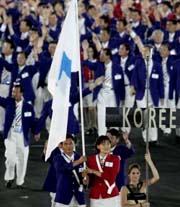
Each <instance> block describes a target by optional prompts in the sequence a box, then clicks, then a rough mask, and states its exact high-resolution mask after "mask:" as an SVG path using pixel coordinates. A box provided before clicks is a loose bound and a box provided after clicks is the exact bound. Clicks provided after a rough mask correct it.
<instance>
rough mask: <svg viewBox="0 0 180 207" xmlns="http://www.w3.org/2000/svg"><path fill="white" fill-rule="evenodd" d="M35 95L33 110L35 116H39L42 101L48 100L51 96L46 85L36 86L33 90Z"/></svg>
mask: <svg viewBox="0 0 180 207" xmlns="http://www.w3.org/2000/svg"><path fill="white" fill-rule="evenodd" d="M35 95H36V99H35V102H34V111H35V115H36V117H38V118H39V117H40V116H41V111H42V108H43V105H44V103H45V102H46V101H48V100H50V99H51V98H52V97H51V94H50V93H49V91H48V89H47V88H46V87H45V88H41V87H39V88H37V89H36V90H35Z"/></svg>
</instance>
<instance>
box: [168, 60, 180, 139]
mask: <svg viewBox="0 0 180 207" xmlns="http://www.w3.org/2000/svg"><path fill="white" fill-rule="evenodd" d="M179 65H180V60H177V61H176V62H175V63H174V64H173V71H172V74H171V75H172V77H171V79H170V88H169V99H170V100H173V99H174V93H175V101H176V108H178V109H179V108H180V84H179V83H180V68H179ZM176 142H177V143H180V128H176Z"/></svg>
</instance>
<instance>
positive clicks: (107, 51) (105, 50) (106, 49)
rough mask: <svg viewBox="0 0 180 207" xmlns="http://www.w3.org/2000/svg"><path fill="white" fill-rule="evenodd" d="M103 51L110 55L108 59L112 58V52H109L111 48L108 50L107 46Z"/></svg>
mask: <svg viewBox="0 0 180 207" xmlns="http://www.w3.org/2000/svg"><path fill="white" fill-rule="evenodd" d="M104 52H105V54H106V55H107V56H109V57H110V59H111V58H112V53H111V50H110V49H109V48H105V49H104Z"/></svg>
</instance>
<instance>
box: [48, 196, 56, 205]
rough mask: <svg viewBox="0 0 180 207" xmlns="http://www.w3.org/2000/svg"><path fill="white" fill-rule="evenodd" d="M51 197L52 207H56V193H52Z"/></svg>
mask: <svg viewBox="0 0 180 207" xmlns="http://www.w3.org/2000/svg"><path fill="white" fill-rule="evenodd" d="M49 195H50V197H51V207H55V206H56V202H55V197H56V193H53V192H50V193H49Z"/></svg>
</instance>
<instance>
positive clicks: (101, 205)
mask: <svg viewBox="0 0 180 207" xmlns="http://www.w3.org/2000/svg"><path fill="white" fill-rule="evenodd" d="M120 203H121V201H120V196H119V195H118V196H115V197H112V198H98V199H92V198H91V199H90V207H110V206H112V207H120V206H121V205H120Z"/></svg>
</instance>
